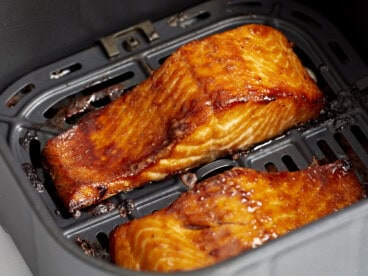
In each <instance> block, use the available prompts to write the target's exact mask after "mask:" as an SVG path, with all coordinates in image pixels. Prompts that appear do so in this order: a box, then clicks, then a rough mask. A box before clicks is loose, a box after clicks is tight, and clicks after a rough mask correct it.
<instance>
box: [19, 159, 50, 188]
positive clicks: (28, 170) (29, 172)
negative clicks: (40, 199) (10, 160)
mask: <svg viewBox="0 0 368 276" xmlns="http://www.w3.org/2000/svg"><path fill="white" fill-rule="evenodd" d="M22 168H23V171H24V172H25V174H26V177H27V179H28V180H29V182H30V183H31V184H32V186H33V188H34V189H35V190H36V191H37V192H38V193H43V192H44V191H45V186H44V184H43V181H42V180H41V178H40V177H39V176H38V174H37V171H36V170H35V169H34V167H33V165H32V164H31V163H23V164H22Z"/></svg>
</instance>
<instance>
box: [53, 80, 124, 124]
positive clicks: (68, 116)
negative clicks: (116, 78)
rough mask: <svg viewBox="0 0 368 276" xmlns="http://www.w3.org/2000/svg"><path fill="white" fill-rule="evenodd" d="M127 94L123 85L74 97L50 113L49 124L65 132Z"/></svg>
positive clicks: (119, 84)
mask: <svg viewBox="0 0 368 276" xmlns="http://www.w3.org/2000/svg"><path fill="white" fill-rule="evenodd" d="M124 92H125V88H124V85H123V84H121V83H118V84H115V85H112V86H109V87H107V88H104V89H101V90H98V91H96V92H93V93H91V94H89V95H85V96H81V95H79V96H73V97H71V98H68V99H67V100H65V102H63V103H61V106H60V107H57V106H55V107H54V109H50V110H49V111H48V113H49V114H48V115H47V117H49V120H48V124H49V125H50V126H53V127H54V128H57V129H60V130H63V129H65V128H67V127H68V125H72V124H76V123H77V122H78V121H79V120H80V119H81V118H82V117H83V116H84V115H85V114H86V113H88V112H90V111H92V110H95V109H98V108H101V107H103V106H105V105H106V104H108V103H110V102H112V101H114V100H116V99H117V98H118V97H120V96H121V95H122V94H123V93H124Z"/></svg>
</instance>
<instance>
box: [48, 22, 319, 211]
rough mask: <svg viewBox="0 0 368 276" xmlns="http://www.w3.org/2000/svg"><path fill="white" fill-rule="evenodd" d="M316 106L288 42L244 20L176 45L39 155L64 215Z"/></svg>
mask: <svg viewBox="0 0 368 276" xmlns="http://www.w3.org/2000/svg"><path fill="white" fill-rule="evenodd" d="M321 108H322V93H321V91H320V90H319V89H318V87H317V85H316V84H315V83H314V81H313V80H312V79H311V78H310V77H309V75H308V73H307V72H306V70H305V69H304V67H303V65H302V63H301V61H300V60H299V59H298V57H297V56H296V54H295V53H294V52H293V50H292V43H290V42H289V41H288V40H287V39H286V37H285V36H284V35H283V34H282V33H280V32H279V31H277V30H276V29H273V28H271V27H268V26H263V25H245V26H242V27H238V28H236V29H233V30H230V31H227V32H224V33H221V34H215V35H212V36H209V37H207V38H204V39H202V40H196V41H193V42H190V43H188V44H187V45H185V46H183V47H181V48H180V49H179V50H177V51H176V52H175V53H174V54H173V55H172V56H170V57H169V58H168V59H167V60H166V61H165V62H164V64H163V65H162V66H161V67H160V68H159V69H158V70H157V71H155V72H154V73H153V74H152V75H151V76H150V77H149V78H148V79H147V80H146V81H144V82H143V83H141V84H140V85H138V86H136V87H135V88H134V89H132V90H131V91H130V92H128V93H126V94H124V95H123V96H121V97H120V98H118V99H117V100H115V101H114V102H112V103H110V104H109V105H107V106H105V107H104V108H102V109H100V110H97V111H96V112H92V113H89V114H87V115H86V116H85V117H84V118H83V119H82V120H81V121H80V122H79V123H78V124H77V125H75V126H73V127H71V128H70V129H69V130H67V131H65V132H64V133H62V134H60V135H58V136H56V137H55V138H53V139H50V140H49V141H48V142H47V144H46V145H45V147H44V150H43V157H44V161H45V166H46V168H47V169H48V170H49V172H50V175H51V177H52V179H53V182H54V184H55V187H56V190H57V192H58V195H59V196H60V198H61V200H62V201H63V203H64V204H65V206H66V208H67V209H68V210H69V211H71V212H72V211H74V210H77V209H80V208H82V207H86V206H89V205H91V204H94V203H96V202H98V201H100V200H103V199H106V198H108V197H110V196H112V195H114V194H116V193H118V192H121V191H127V190H130V189H133V188H135V187H139V186H141V185H143V184H145V183H147V182H150V181H157V180H161V179H163V178H165V177H166V176H168V175H170V174H174V173H179V172H183V171H185V170H187V169H189V168H193V167H195V166H198V165H201V164H204V163H207V162H210V161H213V160H214V159H216V158H219V157H221V156H224V155H226V154H229V153H233V152H236V151H239V150H243V149H247V148H249V147H250V146H251V145H254V144H256V143H259V142H262V141H265V140H267V139H270V138H272V137H275V136H277V135H279V134H281V133H282V132H284V131H285V130H286V129H288V128H290V127H292V126H295V125H297V124H300V123H303V122H306V121H308V120H310V119H311V118H315V117H316V116H318V114H319V112H320V110H321Z"/></svg>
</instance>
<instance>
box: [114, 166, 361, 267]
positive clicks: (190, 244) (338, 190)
mask: <svg viewBox="0 0 368 276" xmlns="http://www.w3.org/2000/svg"><path fill="white" fill-rule="evenodd" d="M363 197H365V194H364V191H363V189H362V187H361V185H360V183H359V181H358V179H357V178H356V176H355V174H354V172H353V170H352V169H351V168H349V167H347V166H346V164H344V163H343V162H341V161H337V162H335V163H333V164H328V165H324V166H315V167H310V168H308V169H306V170H304V171H298V172H276V173H269V172H257V171H255V170H252V169H247V168H234V169H231V170H229V171H226V172H224V173H222V174H219V175H217V176H214V177H212V178H209V179H207V180H205V181H203V182H202V183H199V184H197V186H195V187H194V188H193V189H192V190H190V191H189V192H187V193H185V194H182V195H181V197H180V198H179V199H178V200H176V201H175V202H174V203H173V204H172V205H171V206H169V207H167V208H165V209H162V210H160V211H157V212H155V213H153V214H151V215H149V216H146V217H144V218H141V219H137V220H134V221H131V222H129V223H126V224H123V225H121V226H119V227H117V228H116V229H115V230H114V231H113V232H112V234H111V236H110V250H111V255H112V257H113V259H114V261H115V263H116V264H117V265H119V266H122V267H124V268H127V269H133V270H139V271H159V272H170V271H180V270H192V269H197V268H202V267H206V266H209V265H212V264H215V263H218V262H220V261H223V260H225V259H227V258H230V257H232V256H235V255H237V254H239V253H241V252H243V251H246V250H249V249H251V248H255V247H258V246H260V245H262V244H263V243H265V242H267V241H269V240H272V239H275V238H277V237H279V236H281V235H284V234H286V233H288V232H290V231H292V230H295V229H297V228H299V227H301V226H303V225H306V224H308V223H310V222H312V221H315V220H317V219H319V218H321V217H324V216H326V215H328V214H330V213H333V212H336V211H338V210H340V209H342V208H344V207H346V206H349V205H351V204H352V203H354V202H356V201H357V200H359V199H362V198H363Z"/></svg>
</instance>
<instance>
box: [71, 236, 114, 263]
mask: <svg viewBox="0 0 368 276" xmlns="http://www.w3.org/2000/svg"><path fill="white" fill-rule="evenodd" d="M75 243H76V244H77V245H78V246H79V247H80V248H81V249H82V251H83V252H84V254H86V255H88V256H92V257H95V258H97V259H102V260H105V261H110V254H109V253H108V252H107V250H106V249H105V248H103V247H102V246H101V245H100V244H99V243H98V242H89V241H88V240H86V239H82V238H81V237H76V239H75Z"/></svg>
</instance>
